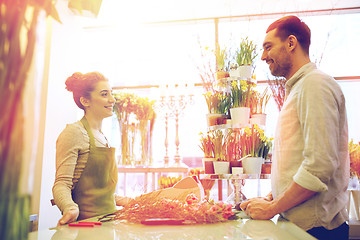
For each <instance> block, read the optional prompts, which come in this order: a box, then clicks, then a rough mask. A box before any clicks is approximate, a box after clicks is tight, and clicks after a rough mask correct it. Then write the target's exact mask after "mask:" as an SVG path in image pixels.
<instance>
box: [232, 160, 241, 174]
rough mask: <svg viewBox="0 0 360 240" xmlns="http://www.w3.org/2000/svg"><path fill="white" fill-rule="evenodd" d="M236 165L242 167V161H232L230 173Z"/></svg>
mask: <svg viewBox="0 0 360 240" xmlns="http://www.w3.org/2000/svg"><path fill="white" fill-rule="evenodd" d="M234 167H242V163H241V161H231V162H230V173H233V172H232V169H233V168H234Z"/></svg>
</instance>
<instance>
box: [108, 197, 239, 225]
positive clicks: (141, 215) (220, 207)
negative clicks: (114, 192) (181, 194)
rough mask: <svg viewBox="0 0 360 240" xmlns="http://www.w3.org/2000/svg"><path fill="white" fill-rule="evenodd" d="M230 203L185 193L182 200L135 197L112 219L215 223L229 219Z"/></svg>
mask: <svg viewBox="0 0 360 240" xmlns="http://www.w3.org/2000/svg"><path fill="white" fill-rule="evenodd" d="M232 208H233V206H232V205H231V204H224V203H223V202H218V203H215V202H214V201H212V200H210V201H206V200H203V201H200V200H199V199H198V198H197V197H196V196H195V194H193V193H191V194H189V195H187V197H186V199H185V201H184V202H182V201H179V200H169V199H160V200H154V199H147V198H135V199H134V200H132V201H130V203H129V204H128V205H127V206H125V207H124V208H123V209H121V210H119V211H117V212H116V213H115V217H114V218H113V220H126V221H128V222H129V223H141V222H142V221H144V220H146V219H151V218H172V219H181V220H187V221H190V222H192V223H216V222H224V221H227V220H229V218H230V217H231V216H233V215H234V212H233V211H232Z"/></svg>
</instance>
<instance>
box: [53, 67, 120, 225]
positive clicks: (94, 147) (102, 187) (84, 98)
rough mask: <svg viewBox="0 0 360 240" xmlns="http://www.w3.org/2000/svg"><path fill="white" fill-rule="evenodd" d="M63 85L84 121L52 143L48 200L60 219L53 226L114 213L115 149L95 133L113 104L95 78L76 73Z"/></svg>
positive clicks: (106, 86)
mask: <svg viewBox="0 0 360 240" xmlns="http://www.w3.org/2000/svg"><path fill="white" fill-rule="evenodd" d="M65 84H66V89H67V90H69V91H71V92H73V98H74V101H75V103H76V105H77V106H78V107H79V108H81V109H82V110H84V117H83V118H82V119H81V120H80V121H78V122H76V123H73V124H68V125H67V126H66V128H65V129H64V130H63V131H62V132H61V134H60V136H59V137H58V139H57V143H56V178H55V183H54V186H53V195H54V201H55V204H56V205H57V206H58V207H59V209H60V210H61V212H62V214H63V217H62V218H61V219H60V220H59V223H58V224H59V225H62V224H66V223H69V222H73V221H76V220H82V219H85V218H90V217H93V216H97V215H100V214H105V213H110V212H114V211H115V198H114V193H115V186H116V183H117V165H116V162H115V149H114V148H112V147H110V146H109V143H108V141H107V139H106V137H105V136H104V135H103V134H102V132H101V126H102V121H103V119H104V118H107V117H110V116H112V109H113V106H114V104H115V99H114V97H113V96H112V94H111V88H110V86H109V82H108V80H107V79H106V78H105V77H104V76H103V75H102V74H100V73H98V72H91V73H87V74H82V73H78V72H77V73H74V74H73V75H72V76H70V77H69V78H68V79H67V80H66V83H65ZM104 193H105V194H104Z"/></svg>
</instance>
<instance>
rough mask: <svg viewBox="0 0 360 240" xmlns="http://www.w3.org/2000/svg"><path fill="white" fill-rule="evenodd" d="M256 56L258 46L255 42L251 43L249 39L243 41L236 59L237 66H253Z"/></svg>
mask: <svg viewBox="0 0 360 240" xmlns="http://www.w3.org/2000/svg"><path fill="white" fill-rule="evenodd" d="M256 56H257V53H256V44H254V42H253V41H250V40H249V39H248V37H246V38H243V39H241V41H240V46H239V49H238V50H237V51H236V57H235V60H236V62H237V64H238V65H239V66H243V65H252V64H253V62H254V60H255V58H256Z"/></svg>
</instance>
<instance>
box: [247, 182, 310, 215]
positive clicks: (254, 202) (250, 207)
mask: <svg viewBox="0 0 360 240" xmlns="http://www.w3.org/2000/svg"><path fill="white" fill-rule="evenodd" d="M315 194H316V192H314V191H311V190H309V189H306V188H304V187H302V186H300V185H299V184H297V183H295V182H292V183H291V184H290V186H289V188H287V189H286V190H285V192H283V193H282V194H280V195H279V196H277V197H276V198H275V199H273V196H272V194H271V193H270V194H268V196H266V197H265V198H261V197H258V198H251V199H249V200H248V201H246V202H243V203H241V204H240V208H241V209H242V210H243V211H245V213H246V214H247V215H248V216H249V217H251V218H252V219H258V220H267V219H271V218H273V217H274V216H275V215H276V214H279V213H282V212H284V211H287V210H289V209H290V208H293V207H295V206H297V205H298V204H301V203H303V202H305V201H307V200H308V199H310V198H312V197H313V196H314V195H315Z"/></svg>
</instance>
